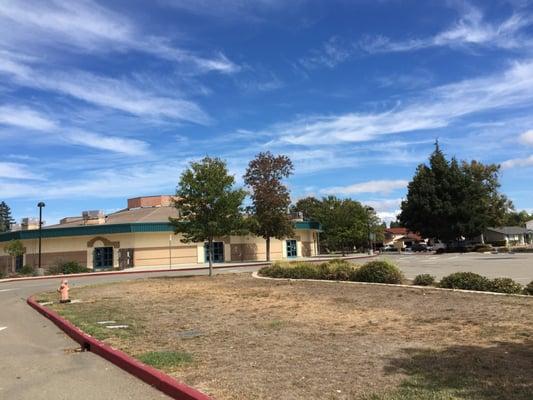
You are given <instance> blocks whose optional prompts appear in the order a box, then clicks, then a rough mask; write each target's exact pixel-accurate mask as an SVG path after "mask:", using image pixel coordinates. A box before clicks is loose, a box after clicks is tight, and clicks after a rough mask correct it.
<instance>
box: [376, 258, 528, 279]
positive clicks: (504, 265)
mask: <svg viewBox="0 0 533 400" xmlns="http://www.w3.org/2000/svg"><path fill="white" fill-rule="evenodd" d="M381 257H382V258H387V259H389V260H391V261H392V262H393V263H395V264H396V265H398V267H399V268H400V269H401V270H402V272H403V273H404V274H405V276H406V277H407V278H409V279H412V278H414V277H415V276H416V275H418V274H431V275H434V276H435V277H436V278H437V279H441V278H442V277H443V276H446V275H449V274H451V273H452V272H462V271H468V272H475V273H477V274H480V275H484V276H486V277H488V278H500V277H505V278H512V279H514V280H515V281H517V282H518V283H521V284H522V285H527V284H528V283H529V282H531V281H532V280H533V253H515V254H505V253H501V254H479V253H464V254H461V253H450V254H433V253H411V254H402V255H398V254H394V253H388V254H385V255H383V256H381Z"/></svg>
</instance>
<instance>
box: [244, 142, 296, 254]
mask: <svg viewBox="0 0 533 400" xmlns="http://www.w3.org/2000/svg"><path fill="white" fill-rule="evenodd" d="M293 168H294V167H293V164H292V161H291V160H290V158H289V157H287V156H284V155H279V156H274V155H273V154H272V153H270V152H266V153H259V154H258V155H257V156H256V157H255V159H253V160H252V161H250V163H249V165H248V168H247V170H246V173H245V175H244V183H245V184H246V185H247V186H248V187H249V188H250V189H251V198H252V206H251V207H250V211H251V213H252V216H251V218H250V219H249V226H250V230H251V231H252V232H253V233H254V234H255V235H257V236H260V237H262V238H263V239H265V242H266V260H267V261H270V238H272V237H275V238H276V239H283V238H286V237H291V236H293V235H294V230H293V227H292V223H291V220H290V217H289V215H288V213H287V211H288V209H289V206H290V204H291V198H290V195H289V190H288V189H287V186H285V185H284V184H283V178H288V177H289V176H290V175H291V174H292V171H293Z"/></svg>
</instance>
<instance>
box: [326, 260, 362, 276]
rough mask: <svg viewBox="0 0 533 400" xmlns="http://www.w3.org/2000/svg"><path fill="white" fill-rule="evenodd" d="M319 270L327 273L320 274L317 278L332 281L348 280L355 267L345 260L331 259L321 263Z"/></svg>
mask: <svg viewBox="0 0 533 400" xmlns="http://www.w3.org/2000/svg"><path fill="white" fill-rule="evenodd" d="M318 269H319V270H322V271H324V272H326V274H327V275H325V276H324V275H323V274H321V278H319V279H329V280H334V281H349V280H350V277H351V276H352V275H353V274H354V272H355V270H356V269H357V267H356V266H355V264H352V263H351V262H349V261H346V260H331V261H328V262H327V263H324V264H321V265H320V266H319V267H318Z"/></svg>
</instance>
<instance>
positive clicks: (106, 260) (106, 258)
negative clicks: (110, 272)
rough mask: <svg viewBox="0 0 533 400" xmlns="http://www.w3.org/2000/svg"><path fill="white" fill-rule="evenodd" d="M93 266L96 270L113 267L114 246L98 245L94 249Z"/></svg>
mask: <svg viewBox="0 0 533 400" xmlns="http://www.w3.org/2000/svg"><path fill="white" fill-rule="evenodd" d="M93 268H94V269H95V270H97V269H111V268H113V248H112V247H96V248H95V249H94V255H93Z"/></svg>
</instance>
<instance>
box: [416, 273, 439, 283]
mask: <svg viewBox="0 0 533 400" xmlns="http://www.w3.org/2000/svg"><path fill="white" fill-rule="evenodd" d="M434 283H435V277H434V276H433V275H430V274H420V275H417V276H415V279H414V280H413V285H417V286H431V285H433V284H434Z"/></svg>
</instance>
